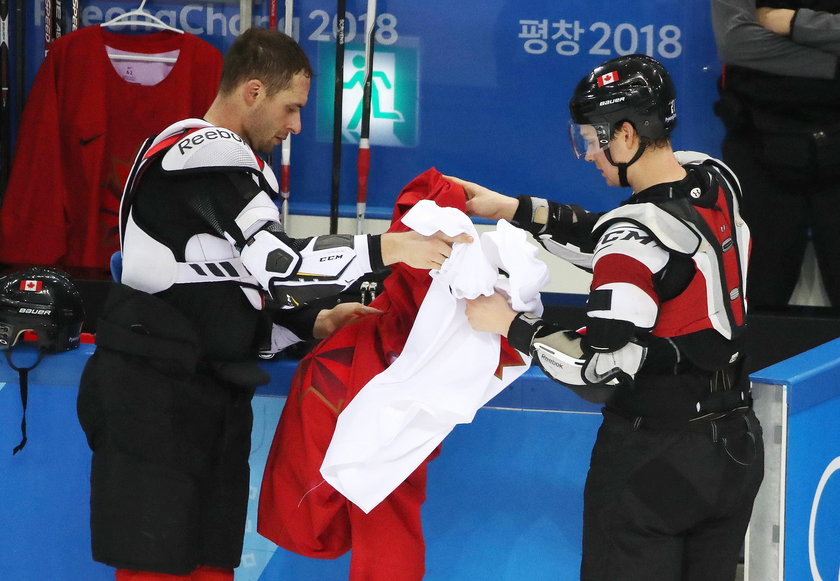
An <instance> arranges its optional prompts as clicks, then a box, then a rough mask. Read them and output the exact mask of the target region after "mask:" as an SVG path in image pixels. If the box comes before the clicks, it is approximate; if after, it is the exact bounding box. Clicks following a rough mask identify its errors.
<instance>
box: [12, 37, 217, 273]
mask: <svg viewBox="0 0 840 581" xmlns="http://www.w3.org/2000/svg"><path fill="white" fill-rule="evenodd" d="M125 54H128V55H129V56H128V58H120V57H119V56H118V55H125ZM135 55H141V57H140V59H139V60H138V59H137V58H136V56H135ZM142 55H149V56H151V57H152V58H151V59H149V60H144V59H143V57H142ZM129 59H130V60H129ZM169 61H171V62H169ZM221 68H222V57H221V53H220V52H219V51H218V50H217V49H216V48H215V47H213V46H212V45H210V44H209V43H207V42H205V41H203V40H201V39H199V38H198V37H196V36H193V35H191V34H188V33H178V32H171V31H161V32H154V33H151V34H140V35H128V34H117V33H113V32H110V31H107V30H104V29H103V28H101V27H99V26H88V27H85V28H81V29H79V30H77V31H75V32H73V33H70V34H67V35H65V36H62V37H61V38H59V39H57V40H56V41H55V42H54V43H53V45H52V47H51V48H50V52H49V54H48V55H47V57H46V59H45V60H44V63H43V64H42V65H41V68H40V69H39V71H38V74H37V76H36V78H35V82H34V84H33V86H32V90H31V92H30V94H29V98H28V101H27V103H26V107H25V109H24V113H23V118H22V120H21V127H20V132H19V135H18V144H17V148H16V152H15V157H14V161H13V164H12V173H11V177H10V181H9V185H8V189H7V192H6V195H5V198H4V200H3V205H2V208H0V261H2V262H7V263H27V264H30V263H32V264H55V265H60V266H65V267H88V268H101V269H103V270H104V269H107V268H108V264H109V259H110V256H111V254H112V253H113V252H114V251H116V250H118V248H119V235H118V231H117V230H118V214H119V204H120V196H121V193H122V186H123V183H124V182H125V179H126V177H127V175H128V170H129V168H130V166H131V162H132V161H133V159H134V155H135V153H136V152H137V149H138V147H139V146H140V144H141V143H142V142H143V140H144V139H145V138H146V137H148V136H149V135H153V134H155V133H157V132H159V131H160V130H161V129H163V128H164V127H166V126H167V125H170V124H171V123H174V122H175V121H178V120H180V119H184V118H188V117H201V116H203V115H204V113H205V112H206V110H207V108H208V107H209V106H210V104H211V103H212V101H213V99H214V97H215V95H216V89H217V88H218V83H219V78H220V75H221Z"/></svg>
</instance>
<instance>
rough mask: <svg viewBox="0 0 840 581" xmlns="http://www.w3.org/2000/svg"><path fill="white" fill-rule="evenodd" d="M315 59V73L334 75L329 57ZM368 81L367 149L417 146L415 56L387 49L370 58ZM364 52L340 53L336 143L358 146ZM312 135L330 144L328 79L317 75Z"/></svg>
mask: <svg viewBox="0 0 840 581" xmlns="http://www.w3.org/2000/svg"><path fill="white" fill-rule="evenodd" d="M331 52H332V51H325V52H322V53H321V54H320V58H319V68H320V70H321V71H330V70H332V71H334V70H335V54H331ZM373 64H374V67H373V76H372V78H371V119H370V142H371V145H375V146H376V145H380V146H381V145H384V146H391V147H412V146H414V145H416V144H417V116H418V114H417V108H418V98H417V86H418V84H417V80H418V77H417V51H416V49H414V48H399V47H388V48H387V49H386V48H383V49H382V50H377V52H376V53H375V54H374V63H373ZM364 68H365V66H364V50H361V49H352V50H351V49H348V50H346V51H345V54H344V97H343V99H342V105H343V107H342V132H341V133H342V141H343V142H344V143H358V141H359V134H360V132H361V122H362V96H363V92H364V91H363V87H364V79H365V70H364ZM317 79H318V110H317V121H316V125H317V133H318V140H319V141H331V140H332V117H333V92H334V91H333V85H332V82H333V80H332V78H331V75H330V74H325V73H322V74H320V75H318V77H317Z"/></svg>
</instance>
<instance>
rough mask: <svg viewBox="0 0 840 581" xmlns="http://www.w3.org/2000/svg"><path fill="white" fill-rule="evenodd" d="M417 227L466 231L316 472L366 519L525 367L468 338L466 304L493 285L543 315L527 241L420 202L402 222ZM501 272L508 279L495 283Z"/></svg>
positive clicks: (474, 334) (494, 343)
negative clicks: (503, 362) (394, 354)
mask: <svg viewBox="0 0 840 581" xmlns="http://www.w3.org/2000/svg"><path fill="white" fill-rule="evenodd" d="M402 221H403V223H404V224H405V225H406V226H408V227H409V228H412V229H413V230H415V231H417V232H419V233H421V234H424V235H431V234H433V233H435V232H436V231H438V230H440V231H442V232H444V233H446V234H447V235H450V236H455V235H457V234H460V233H462V232H466V233H467V234H470V235H471V236H472V237H473V240H474V242H472V243H470V244H455V245H454V247H453V249H452V255H451V256H450V257H449V258H448V259H447V260H446V261H445V262H444V263H443V265H442V266H441V268H440V270H437V271H431V273H430V274H431V275H432V277H433V281H432V284H431V285H430V287H429V291H428V292H427V294H426V296H425V298H424V300H423V304H422V305H421V306H420V309H419V311H418V313H417V317H416V319H415V322H414V326H413V327H412V329H411V332H410V333H409V336H408V338H407V340H406V343H405V347H404V348H403V351H402V353H401V354H400V356H399V357H398V358H397V359H396V360H395V361H394V363H392V364H391V366H390V367H389V368H388V369H386V370H385V371H383V372H382V373H380V374H379V375H377V376H376V377H374V378H373V379H372V380H371V381H370V382H369V383H368V384H367V385H365V386H364V387H363V388H362V390H361V391H360V392H359V394H358V395H357V396H356V397H355V398H354V399H353V401H351V402H350V403H349V404H348V406H347V407H346V408H345V409H344V410H343V411H342V412H341V414H340V415H339V417H338V422H337V424H336V428H335V432H334V433H333V438H332V441H331V442H330V446H329V448H328V449H327V453H326V456H325V458H324V462H323V464H322V465H321V475H322V476H323V477H324V478H325V479H326V481H327V482H329V483H330V484H331V485H332V486H333V487H334V488H335V489H336V490H338V491H339V492H341V493H342V494H343V495H344V496H345V497H347V498H348V499H349V500H350V501H351V502H353V503H354V504H356V505H357V506H358V507H359V508H361V509H362V510H363V511H365V512H370V511H371V510H372V509H373V508H374V507H375V506H376V505H377V504H379V503H380V502H381V501H382V500H383V499H384V498H385V497H387V496H388V494H390V493H391V492H392V491H393V490H394V489H395V488H396V487H397V486H399V485H400V484H401V483H402V482H403V481H404V480H405V479H406V478H407V477H408V475H409V474H411V473H412V472H413V471H414V470H415V469H416V468H417V467H418V466H419V465H420V464H421V463H422V462H423V460H425V459H426V458H427V457H428V456H429V454H430V453H431V452H432V451H433V450H434V449H435V447H437V445H438V444H440V443H441V442H442V441H443V439H444V438H445V437H446V435H447V434H449V432H451V431H452V429H453V428H454V427H455V426H456V425H457V424H459V423H469V422H471V421H472V419H473V417H474V416H475V413H476V412H477V411H478V410H479V409H480V408H481V406H483V405H484V404H485V403H487V402H488V401H489V400H490V399H492V398H493V397H494V396H495V395H497V394H498V393H499V392H501V391H502V390H503V389H504V388H505V387H506V386H507V385H508V384H510V383H511V382H512V381H513V380H514V379H516V378H517V377H519V376H520V375H521V374H522V373H524V372H525V370H526V369H527V368H528V366H529V365H530V357H528V356H527V355H525V354H523V360H524V362H525V364H524V365H519V366H507V367H504V368H503V369H502V377H501V379H499V378H498V377H496V376H495V371H496V369H497V368H498V366H499V353H500V345H499V341H500V338H499V336H498V335H495V334H492V333H484V332H478V331H474V330H473V329H472V327H470V325H469V322H468V321H467V318H466V315H465V314H464V309H465V306H466V302H465V300H464V299H465V298H475V297H477V296H479V295H481V294H484V295H490V294H492V293H493V290H494V287H498V288H501V289H503V290H504V291H505V292H506V293H508V295H509V296H510V297H511V304H512V306H513V308H514V309H516V310H518V311H520V310H521V311H530V312H536V313H542V303H541V301H540V297H539V290H540V289H541V288H542V287H543V286H545V284H546V283H547V282H548V269H547V267H546V266H545V264H544V263H543V262H541V261H540V260H539V259H538V258H537V249H536V246H534V245H533V244H530V243H529V242H528V241H527V234H526V233H525V232H524V231H523V230H520V229H518V228H516V227H514V226H512V225H511V224H509V223H507V222H505V221H500V222H499V224H498V225H497V230H496V231H495V232H487V233H485V234H483V235H482V236H481V238H480V239H479V236H478V234H477V232H476V230H475V227H474V226H473V224H472V222H471V221H470V219H469V217H468V216H467V215H466V214H464V213H463V212H461V211H459V210H456V209H454V208H441V207H439V206H437V205H436V204H435V203H434V202H432V201H430V200H423V201H421V202H418V203H417V204H416V205H415V206H414V207H413V208H412V209H411V210H410V211H409V212H408V213H407V214H406V215H405V216H404V217H403V219H402ZM499 269H501V270H503V271H505V272H507V273H508V274H509V275H510V278H509V279H504V278H500V277H499V275H498V271H499Z"/></svg>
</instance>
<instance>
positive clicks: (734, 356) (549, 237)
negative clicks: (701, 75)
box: [453, 55, 763, 581]
mask: <svg viewBox="0 0 840 581" xmlns="http://www.w3.org/2000/svg"><path fill="white" fill-rule="evenodd" d="M569 110H570V114H571V124H570V134H571V137H572V148H573V152H574V154H575V155H576V156H577V157H578V158H583V159H585V160H586V161H589V162H592V163H594V164H595V166H596V168H597V169H598V170H600V171H601V173H602V175H603V176H604V179H605V180H606V182H607V184H608V185H611V186H622V187H629V188H631V190H632V194H631V196H630V197H629V198H628V199H627V200H625V201H624V203H623V204H621V205H620V206H619V207H618V208H616V209H614V210H611V211H609V212H605V213H601V214H596V213H591V212H587V211H586V210H584V209H583V208H581V207H579V206H575V205H570V204H561V203H557V202H553V201H549V200H546V199H543V198H538V197H534V196H519V197H518V198H513V197H509V196H505V195H503V194H500V193H498V192H495V191H493V190H489V189H487V188H485V187H482V186H480V185H478V184H475V183H472V182H465V181H463V180H458V179H457V178H453V180H455V181H458V182H459V183H460V184H462V185H463V186H464V188H465V190H466V193H467V197H468V201H467V211H468V212H469V213H471V214H472V215H476V216H482V217H485V218H491V219H506V220H509V221H511V222H513V223H514V224H515V225H517V226H520V227H522V228H524V229H526V230H528V231H530V232H531V233H532V234H533V235H534V237H535V238H536V239H537V241H538V242H539V243H540V244H542V245H543V246H544V247H545V248H546V249H547V250H548V251H549V252H551V253H553V254H555V255H557V256H559V257H561V258H563V259H565V260H567V261H569V262H571V263H572V264H574V265H576V266H579V267H581V268H583V269H585V270H588V271H590V272H591V273H592V283H591V286H590V292H589V297H588V301H587V313H586V315H587V325H586V331H585V333H580V332H575V331H571V330H567V329H565V328H564V327H563V326H562V325H561V324H560V323H559V322H556V321H551V320H547V319H543V318H541V317H538V316H536V315H534V314H531V313H517V312H514V311H513V310H512V309H511V307H510V306H509V305H508V302H507V300H506V297H504V296H503V295H501V294H498V293H497V294H495V295H492V296H489V297H479V298H478V299H476V300H474V301H469V302H468V306H467V317H468V318H469V320H470V323H471V324H472V325H473V327H474V328H476V329H478V330H481V331H489V332H494V333H499V334H500V335H505V336H507V338H508V341H509V342H510V344H511V345H513V346H514V347H516V348H517V349H519V350H521V351H525V352H529V353H531V355H532V356H533V358H534V359H533V360H534V362H535V363H537V364H538V365H539V366H540V367H541V368H542V369H543V371H544V372H545V373H546V375H548V376H549V377H550V378H552V379H554V380H555V381H557V382H559V383H562V384H563V385H566V386H567V387H569V388H571V389H572V390H573V391H574V392H575V393H577V394H578V395H580V396H582V397H584V398H585V399H587V400H589V401H593V402H600V403H603V409H602V412H603V418H604V419H603V423H602V425H601V429H600V430H599V432H598V437H597V440H596V442H595V445H594V448H593V452H592V460H591V464H590V469H589V473H588V476H587V481H586V488H585V491H584V515H583V551H582V562H581V579H583V580H585V581H614V580H615V579H621V580H622V581H688V580H691V581H700V580H702V581H732V579H734V576H735V570H736V566H737V563H738V560H739V557H740V550H741V546H742V543H743V539H744V533H745V531H746V527H747V524H748V522H749V519H750V514H751V511H752V505H753V500H754V498H755V495H756V493H757V491H758V487H759V485H760V483H761V480H762V476H763V444H762V438H761V428H760V426H759V424H758V420H757V419H756V417H755V414H754V413H753V411H752V400H751V397H750V388H749V381H748V379H747V375H746V369H745V366H744V352H743V331H744V325H745V316H746V302H745V301H744V281H745V279H746V271H747V263H748V258H749V247H750V241H749V229H748V228H747V225H746V224H745V223H744V221H743V219H742V218H741V215H740V188H739V184H738V180H737V178H736V177H735V175H734V174H733V173H732V172H731V171H730V170H729V169H728V168H727V167H726V166H725V165H723V164H722V163H720V162H719V161H717V160H715V159H713V158H711V157H709V156H707V155H704V154H701V153H697V152H685V151H678V152H675V151H673V149H672V147H671V132H672V130H673V129H674V126H675V124H676V119H677V117H676V91H675V89H674V83H673V81H672V80H671V77H670V75H669V74H668V72H667V70H666V69H665V67H664V66H662V64H661V63H659V62H657V61H656V60H655V59H652V58H650V57H648V56H645V55H628V56H622V57H619V58H616V59H612V60H610V61H607V62H605V63H603V64H602V65H600V66H598V67H597V68H595V69H594V70H592V71H591V72H589V73H588V74H587V75H586V76H584V77H583V79H581V81H580V82H579V83H578V84H577V86H576V88H575V90H574V93H573V95H572V98H571V100H570V103H569ZM566 177H568V176H566Z"/></svg>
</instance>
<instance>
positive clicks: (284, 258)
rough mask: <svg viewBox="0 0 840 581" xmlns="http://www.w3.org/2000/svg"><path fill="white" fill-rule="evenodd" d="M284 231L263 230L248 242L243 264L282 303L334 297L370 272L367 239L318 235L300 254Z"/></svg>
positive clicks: (298, 302)
mask: <svg viewBox="0 0 840 581" xmlns="http://www.w3.org/2000/svg"><path fill="white" fill-rule="evenodd" d="M287 241H289V242H291V239H289V238H287V237H286V236H285V235H284V234H282V233H281V232H273V231H269V230H260V231H259V232H257V233H256V234H254V235H253V236H252V237H251V238H250V239H248V241H247V242H246V243H245V246H244V247H243V248H242V251H241V258H242V264H243V265H244V266H245V268H247V269H248V271H249V272H250V273H251V274H252V275H253V276H254V277H255V278H256V279H257V281H258V282H259V284H260V286H261V287H262V288H264V289H266V290H267V291H268V292H269V293H270V294H271V297H272V299H274V300H275V301H276V302H278V303H280V304H287V305H289V306H297V305H299V304H302V303H305V302H309V301H311V300H313V299H315V298H318V297H321V296H326V295H332V294H335V293H337V292H340V291H342V290H344V289H345V288H347V287H348V286H350V285H351V284H353V283H354V282H355V281H356V280H357V279H358V278H359V277H361V276H362V275H364V274H367V273H368V272H370V271H371V264H370V259H369V250H368V241H367V236H364V235H359V236H339V235H329V236H317V237H315V238H311V239H309V240H308V241H306V245H305V246H304V247H303V248H302V249H300V250H299V251H298V250H296V249H295V248H293V247H292V246H290V244H289V243H288V242H287Z"/></svg>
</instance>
